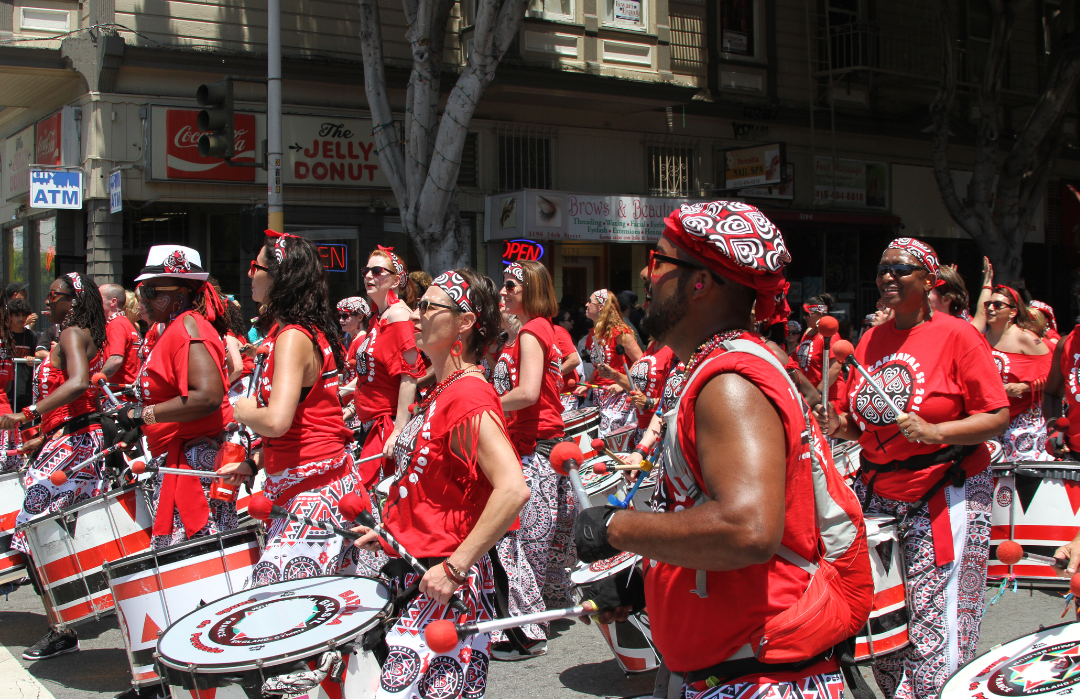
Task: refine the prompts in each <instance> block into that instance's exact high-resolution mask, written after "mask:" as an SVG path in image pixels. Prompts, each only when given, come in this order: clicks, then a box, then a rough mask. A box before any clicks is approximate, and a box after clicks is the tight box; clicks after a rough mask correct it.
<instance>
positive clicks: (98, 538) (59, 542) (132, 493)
mask: <svg viewBox="0 0 1080 699" xmlns="http://www.w3.org/2000/svg"><path fill="white" fill-rule="evenodd" d="M152 529H153V518H152V517H151V516H150V510H149V509H148V508H147V506H146V499H145V498H143V497H142V496H141V494H140V492H139V489H138V487H136V486H128V487H126V488H123V489H120V490H111V491H109V492H107V493H104V494H102V495H98V496H97V497H93V498H89V499H88V500H83V501H82V502H77V503H75V504H74V505H71V506H70V507H65V508H64V509H62V510H60V511H59V512H52V513H48V514H44V515H41V516H40V517H36V518H34V519H32V520H30V521H29V522H26V523H25V524H23V525H22V526H20V527H18V529H17V531H22V532H25V533H26V541H27V544H28V545H29V546H30V553H31V555H32V556H33V565H34V570H35V571H36V572H37V574H38V577H39V578H40V579H41V584H42V588H43V589H42V593H43V601H44V602H45V611H46V613H47V614H48V617H49V623H50V624H51V625H53V626H56V627H58V628H60V629H66V628H67V627H68V626H71V625H73V624H77V623H79V622H80V621H85V620H87V619H98V618H101V616H102V615H104V614H108V613H109V612H111V611H113V597H112V592H111V591H110V590H109V581H108V579H107V578H106V577H105V571H104V570H103V565H104V564H105V563H106V562H108V561H116V560H119V559H121V558H124V557H125V556H131V555H134V554H136V553H142V552H144V551H148V550H149V549H150V541H151V535H152Z"/></svg>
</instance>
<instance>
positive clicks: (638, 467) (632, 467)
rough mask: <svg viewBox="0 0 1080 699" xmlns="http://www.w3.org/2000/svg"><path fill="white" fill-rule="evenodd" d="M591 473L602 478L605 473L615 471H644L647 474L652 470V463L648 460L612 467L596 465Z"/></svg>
mask: <svg viewBox="0 0 1080 699" xmlns="http://www.w3.org/2000/svg"><path fill="white" fill-rule="evenodd" d="M592 470H593V473H595V474H596V475H598V476H603V475H604V474H606V473H613V472H615V471H644V472H645V473H649V472H650V471H652V470H653V463H652V462H651V461H649V460H648V459H642V460H641V462H640V463H638V464H624V463H619V464H617V465H614V466H608V465H607V464H596V465H595V466H593V467H592Z"/></svg>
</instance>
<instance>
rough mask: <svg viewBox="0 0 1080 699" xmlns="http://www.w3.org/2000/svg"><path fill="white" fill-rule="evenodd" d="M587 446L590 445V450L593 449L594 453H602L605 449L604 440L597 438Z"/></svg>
mask: <svg viewBox="0 0 1080 699" xmlns="http://www.w3.org/2000/svg"><path fill="white" fill-rule="evenodd" d="M589 444H590V446H592V448H593V449H595V450H596V451H604V449H607V443H606V442H604V440H602V439H600V438H599V437H597V438H596V439H594V440H593V441H592V442H590V443H589Z"/></svg>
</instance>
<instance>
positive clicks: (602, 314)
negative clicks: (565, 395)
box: [585, 289, 641, 437]
mask: <svg viewBox="0 0 1080 699" xmlns="http://www.w3.org/2000/svg"><path fill="white" fill-rule="evenodd" d="M585 317H586V318H588V319H589V320H591V321H592V322H593V324H594V325H593V328H592V330H590V331H589V334H588V335H587V336H586V337H585V353H586V354H588V355H589V360H590V361H591V362H592V365H593V370H594V371H593V376H592V383H593V384H595V385H596V388H593V389H590V390H591V391H592V404H593V405H595V406H596V407H598V408H600V436H601V437H603V436H605V435H607V434H609V433H611V432H614V431H615V430H617V429H620V428H622V427H625V426H627V425H629V424H631V423H632V422H633V420H634V418H635V417H636V413H635V411H634V406H633V404H632V403H631V402H630V399H629V398H627V396H626V395H625V394H624V393H623V392H622V391H621V390H615V389H614V386H615V379H616V378H618V375H619V374H620V373H622V374H625V373H626V372H627V369H628V368H629V367H630V366H631V365H632V364H633V363H634V362H636V361H637V360H639V359H641V347H639V346H638V343H637V340H636V339H634V330H633V328H631V327H630V326H629V325H628V324H627V323H626V321H625V320H623V317H622V312H621V311H620V310H619V302H618V301H617V300H616V299H615V295H614V294H612V293H611V292H610V291H608V290H607V289H599V290H597V291H595V292H593V294H592V295H591V296H589V302H588V303H586V304H585ZM618 347H622V350H623V351H622V352H619V351H618V350H617V349H616V348H618Z"/></svg>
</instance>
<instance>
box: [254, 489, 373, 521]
mask: <svg viewBox="0 0 1080 699" xmlns="http://www.w3.org/2000/svg"><path fill="white" fill-rule="evenodd" d="M249 507H250V506H249ZM337 508H338V512H340V513H341V515H342V516H343V517H344V518H345V519H347V520H349V521H350V522H355V521H356V520H357V519H358V518H359V517H360V513H361V512H371V498H369V497H368V494H367V491H366V490H364V489H363V488H362V487H361V488H360V492H359V493H357V492H352V493H345V495H344V497H342V498H341V500H340V501H339V502H338V506H337Z"/></svg>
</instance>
